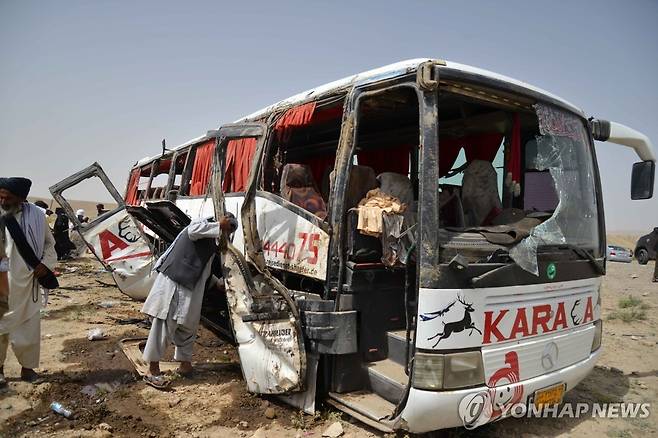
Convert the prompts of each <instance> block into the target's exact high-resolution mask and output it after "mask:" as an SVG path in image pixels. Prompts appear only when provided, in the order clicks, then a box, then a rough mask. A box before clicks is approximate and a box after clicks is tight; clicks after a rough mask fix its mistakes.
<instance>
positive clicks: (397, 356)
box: [386, 329, 414, 366]
mask: <svg viewBox="0 0 658 438" xmlns="http://www.w3.org/2000/svg"><path fill="white" fill-rule="evenodd" d="M386 336H387V342H388V358H389V359H391V360H392V361H393V362H395V363H397V364H400V365H402V366H405V365H406V364H407V358H406V357H405V353H406V351H407V350H406V343H407V331H406V330H405V329H402V330H393V331H390V332H387V334H386ZM409 338H410V339H411V341H410V342H412V341H413V339H414V332H413V330H412V331H411V332H410V333H409Z"/></svg>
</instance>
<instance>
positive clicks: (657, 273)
mask: <svg viewBox="0 0 658 438" xmlns="http://www.w3.org/2000/svg"><path fill="white" fill-rule="evenodd" d="M653 232H654V233H656V235H657V236H658V227H656V228H654V229H653ZM653 252H654V254H655V255H656V258H655V259H654V260H655V261H654V262H653V264H654V267H653V282H654V283H658V239H656V247H655V248H654V250H653Z"/></svg>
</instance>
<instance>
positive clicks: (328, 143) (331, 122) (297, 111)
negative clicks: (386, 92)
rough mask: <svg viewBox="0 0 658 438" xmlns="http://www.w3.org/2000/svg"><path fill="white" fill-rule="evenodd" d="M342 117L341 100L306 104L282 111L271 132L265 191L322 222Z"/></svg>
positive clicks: (266, 162) (265, 170)
mask: <svg viewBox="0 0 658 438" xmlns="http://www.w3.org/2000/svg"><path fill="white" fill-rule="evenodd" d="M342 114H343V105H342V99H340V100H336V99H332V100H330V101H327V102H322V101H321V102H309V103H306V104H303V105H299V106H296V107H293V108H290V109H288V110H287V111H285V112H284V113H283V114H282V115H281V117H280V118H279V119H278V120H277V121H276V122H275V123H274V126H273V128H272V135H271V136H270V144H269V147H268V154H267V156H268V158H267V159H266V161H265V166H264V178H263V185H264V188H265V190H267V191H269V192H272V193H275V194H277V195H279V196H281V197H282V198H283V199H285V200H286V201H289V202H291V203H293V204H295V205H297V206H298V207H301V208H303V209H305V210H307V211H308V212H309V213H312V214H313V215H315V216H317V217H319V218H320V219H324V218H325V217H326V215H327V204H328V201H329V180H330V174H331V171H332V170H333V167H334V162H335V160H336V149H337V147H338V140H339V137H340V126H341V119H342Z"/></svg>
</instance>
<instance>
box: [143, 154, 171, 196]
mask: <svg viewBox="0 0 658 438" xmlns="http://www.w3.org/2000/svg"><path fill="white" fill-rule="evenodd" d="M170 168H171V159H166V158H165V159H159V160H157V161H156V162H155V163H154V166H153V175H152V178H151V185H150V186H149V189H148V195H147V199H149V200H155V199H164V198H166V195H167V194H166V193H165V192H166V190H167V183H168V182H169V170H170Z"/></svg>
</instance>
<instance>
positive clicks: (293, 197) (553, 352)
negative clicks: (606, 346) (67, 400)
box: [51, 59, 655, 432]
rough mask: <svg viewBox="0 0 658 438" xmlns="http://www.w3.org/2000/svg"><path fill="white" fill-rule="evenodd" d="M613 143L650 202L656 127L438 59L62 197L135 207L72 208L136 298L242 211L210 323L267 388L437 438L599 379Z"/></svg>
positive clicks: (287, 103) (342, 89)
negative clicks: (107, 197)
mask: <svg viewBox="0 0 658 438" xmlns="http://www.w3.org/2000/svg"><path fill="white" fill-rule="evenodd" d="M595 139H596V140H602V141H605V140H611V141H614V142H616V143H619V144H622V145H625V146H629V147H632V148H634V149H635V150H636V151H637V153H638V155H639V156H640V158H641V159H642V161H641V162H640V163H637V164H636V166H635V167H634V170H633V183H632V184H633V198H634V199H635V198H637V199H646V198H650V197H651V196H652V193H653V175H654V172H655V157H654V156H653V152H652V149H651V144H650V142H649V141H648V139H646V137H644V136H642V135H641V134H639V133H637V132H636V131H633V130H631V129H630V128H627V127H625V126H623V125H620V124H616V123H611V122H606V121H604V120H593V119H590V120H587V119H586V118H585V115H584V114H583V112H582V111H581V110H579V109H578V108H576V107H575V106H573V105H572V104H570V103H569V102H567V101H565V100H563V99H560V98H558V97H556V96H554V95H551V94H549V93H547V92H545V91H542V90H540V89H537V88H535V87H532V86H530V85H528V84H525V83H521V82H519V81H515V80H513V79H510V78H507V77H504V76H501V75H498V74H495V73H491V72H487V71H485V70H481V69H477V68H473V67H469V66H464V65H461V64H456V63H451V62H445V61H440V60H432V59H419V60H410V61H404V62H401V63H397V64H393V65H390V66H387V67H382V68H379V69H376V70H372V71H369V72H366V73H361V74H358V75H355V76H351V77H348V78H345V79H342V80H339V81H336V82H333V83H330V84H327V85H324V86H321V87H318V88H316V89H313V90H309V91H307V92H304V93H301V94H298V95H296V96H293V97H291V98H289V99H287V100H284V101H281V102H279V103H277V104H275V105H272V106H270V107H267V108H265V109H263V110H261V111H258V112H256V113H253V114H251V115H249V116H247V117H245V118H243V119H240V120H238V121H237V122H235V123H232V124H227V125H223V126H221V127H220V128H219V129H217V130H212V131H209V132H208V133H207V134H206V135H204V136H202V137H199V138H197V139H194V140H192V141H190V142H188V143H186V144H184V145H181V146H179V147H177V148H175V149H174V150H166V149H165V148H164V146H163V151H162V154H160V155H158V156H155V157H152V158H148V159H143V160H140V161H139V162H138V163H137V164H136V165H135V166H134V168H133V169H132V170H131V173H130V177H129V181H128V185H127V189H126V193H125V196H123V197H122V196H120V195H119V194H118V193H117V191H116V190H115V189H114V188H113V187H109V186H111V184H110V183H109V181H108V180H107V177H106V176H105V175H104V173H103V172H102V169H100V166H98V165H96V164H94V165H92V166H91V167H90V168H88V169H85V170H83V171H82V172H80V173H79V174H76V175H73V176H71V177H69V178H67V179H65V180H63V181H62V182H60V183H58V184H56V185H55V186H53V187H52V188H51V191H52V193H53V195H54V196H55V198H57V199H58V201H60V203H61V204H62V205H64V206H65V208H66V200H65V197H64V196H63V193H64V192H65V190H66V189H67V188H70V187H72V186H73V185H75V184H77V183H79V182H81V181H83V180H84V179H87V178H90V177H99V178H101V179H102V180H103V182H104V183H106V185H108V188H109V189H110V192H111V193H112V195H113V197H114V198H115V199H116V200H117V202H118V203H119V207H118V208H117V209H116V210H115V211H112V212H108V213H105V214H104V215H102V216H101V217H99V218H97V219H96V220H94V221H92V223H91V224H89V225H82V224H79V223H77V221H76V218H75V215H74V214H73V212H72V211H70V212H69V214H70V215H71V219H72V220H73V221H74V223H76V225H77V229H78V231H79V232H80V233H81V235H82V236H83V238H84V239H85V240H86V242H87V244H88V246H89V248H90V249H91V250H92V252H94V254H96V256H97V257H98V258H99V260H101V262H102V263H104V264H105V266H106V267H108V268H109V269H110V270H112V271H113V274H114V276H115V279H116V280H117V284H118V285H119V287H120V288H122V290H124V292H126V293H127V294H129V295H131V296H133V297H134V298H138V299H140V298H144V297H145V296H146V294H148V289H149V281H151V280H152V275H153V274H152V273H151V272H150V266H151V263H152V261H153V260H154V258H155V257H157V256H158V255H159V254H161V253H162V250H163V249H164V248H165V247H166V245H167V244H168V243H170V242H171V241H172V240H173V238H174V237H175V235H176V233H177V232H178V231H179V230H180V229H181V228H182V227H184V226H185V225H186V223H187V222H189V220H190V218H201V217H209V216H219V215H221V214H224V213H225V212H231V213H233V214H234V215H235V216H236V217H238V219H239V222H240V228H239V229H238V230H237V232H236V233H235V234H234V235H233V236H232V237H231V238H230V239H226V238H222V239H221V240H220V252H221V261H222V272H221V274H222V275H223V279H224V284H225V293H223V292H222V293H220V292H218V291H217V290H208V291H207V292H206V296H205V301H204V310H203V321H204V322H205V323H207V324H208V325H209V326H210V327H211V328H213V329H214V330H215V331H216V332H217V333H218V334H220V335H223V336H224V337H226V338H228V339H230V340H231V341H232V342H233V343H234V344H235V345H236V346H237V348H238V352H239V355H240V362H241V366H242V371H243V374H244V377H245V381H246V384H247V386H248V389H249V390H250V391H251V392H254V393H260V394H278V395H280V396H281V397H282V398H284V400H286V401H287V402H288V403H290V404H292V405H294V406H298V407H300V408H303V409H304V410H305V411H307V412H312V410H313V409H314V402H315V400H316V399H317V398H322V399H324V400H326V401H327V402H329V403H330V404H332V405H334V406H335V407H337V408H338V409H341V410H343V411H345V412H347V413H349V414H350V415H352V416H354V417H356V418H358V419H360V420H361V421H364V422H366V423H368V424H370V425H371V426H373V427H376V428H378V429H380V430H383V431H393V430H396V429H406V430H409V431H411V432H426V431H431V430H437V429H442V428H448V427H456V426H466V427H475V426H477V425H480V424H484V423H486V422H489V421H494V420H496V419H498V418H501V417H504V416H506V415H508V414H509V409H510V407H512V406H514V405H517V404H523V405H526V406H533V405H537V406H539V405H545V404H553V403H559V402H560V401H561V400H562V396H563V395H564V393H565V392H566V391H568V390H571V389H573V387H574V386H575V385H577V384H578V382H579V381H580V380H582V379H583V378H584V377H585V376H586V375H587V374H588V373H589V372H590V370H591V369H592V368H593V367H594V364H595V363H596V360H597V358H598V356H599V354H600V345H601V333H602V331H601V330H602V326H601V319H600V314H601V296H600V286H601V280H602V275H603V274H604V273H605V248H606V242H605V227H604V216H603V205H602V196H601V188H600V179H599V173H598V167H597V164H596V154H595V150H594V141H593V140H595ZM387 196H388V197H387ZM391 196H392V197H393V198H391ZM369 199H374V203H375V205H382V204H378V203H386V202H388V204H386V205H387V206H388V207H389V210H388V211H389V212H392V213H390V214H383V215H382V214H381V212H380V211H381V210H377V207H376V206H375V207H374V209H371V208H370V206H369V205H368V204H367V203H366V202H365V201H367V200H369ZM400 205H401V207H400ZM396 208H397V210H395V209H396ZM68 210H70V208H69V209H68ZM373 212H374V213H373ZM373 218H374V219H373ZM366 223H367V224H368V225H367V226H366V225H365V224H366ZM126 236H129V237H130V238H129V239H126ZM219 275H220V274H219V273H218V276H219Z"/></svg>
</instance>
